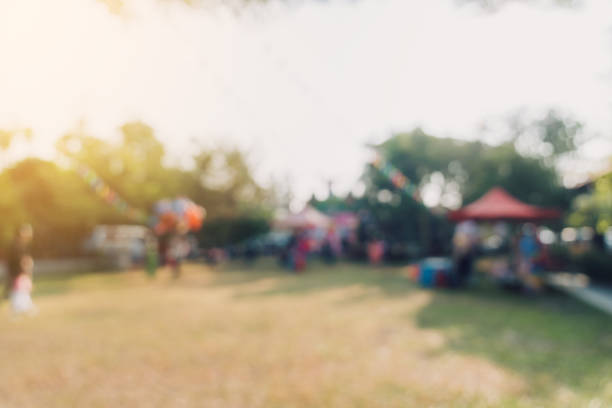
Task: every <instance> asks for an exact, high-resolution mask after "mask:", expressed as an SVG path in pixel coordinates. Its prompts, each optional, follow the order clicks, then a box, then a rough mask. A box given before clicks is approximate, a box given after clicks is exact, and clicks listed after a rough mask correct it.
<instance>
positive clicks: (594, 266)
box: [574, 249, 612, 284]
mask: <svg viewBox="0 0 612 408" xmlns="http://www.w3.org/2000/svg"><path fill="white" fill-rule="evenodd" d="M574 263H575V265H576V267H577V268H578V270H579V271H580V272H582V273H584V274H585V275H587V276H589V277H590V278H591V279H593V280H594V281H595V282H600V283H608V284H612V253H609V252H605V251H600V250H595V249H592V250H590V251H587V252H585V253H583V254H580V255H578V256H576V258H575V259H574Z"/></svg>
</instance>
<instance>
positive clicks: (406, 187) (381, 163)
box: [372, 152, 421, 202]
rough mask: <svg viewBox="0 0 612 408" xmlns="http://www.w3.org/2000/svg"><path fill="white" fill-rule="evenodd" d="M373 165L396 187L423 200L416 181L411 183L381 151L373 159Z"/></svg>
mask: <svg viewBox="0 0 612 408" xmlns="http://www.w3.org/2000/svg"><path fill="white" fill-rule="evenodd" d="M372 166H374V167H375V168H376V169H378V170H379V171H380V172H381V173H382V174H383V175H384V176H385V177H387V178H388V179H389V180H390V181H391V183H393V185H394V186H395V188H397V189H398V190H400V191H402V192H404V193H405V194H406V195H408V196H409V197H412V198H413V199H414V200H415V201H418V202H421V196H420V194H419V190H418V188H417V186H416V185H415V184H414V183H411V182H410V180H409V179H408V178H407V177H406V176H404V174H403V173H402V172H401V171H399V170H398V169H397V168H396V167H395V166H393V165H392V164H391V163H389V162H388V161H387V160H385V158H384V157H383V156H382V155H381V154H380V153H378V152H377V153H376V157H375V158H374V160H373V161H372Z"/></svg>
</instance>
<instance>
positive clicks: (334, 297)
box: [0, 260, 612, 408]
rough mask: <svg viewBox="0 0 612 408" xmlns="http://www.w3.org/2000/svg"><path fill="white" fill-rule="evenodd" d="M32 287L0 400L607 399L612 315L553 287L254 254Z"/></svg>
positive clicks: (300, 403) (258, 403) (406, 403)
mask: <svg viewBox="0 0 612 408" xmlns="http://www.w3.org/2000/svg"><path fill="white" fill-rule="evenodd" d="M35 286H36V287H35V294H34V295H35V302H36V303H37V304H38V306H39V308H40V314H39V315H38V316H36V317H33V318H26V319H19V320H11V319H10V318H9V316H8V310H7V309H8V308H7V305H6V303H5V304H4V305H3V310H2V311H3V313H2V314H1V315H0V330H1V331H2V335H1V336H0V361H1V362H2V364H0V406H2V407H34V406H36V407H69V406H79V407H117V406H124V407H170V406H172V407H182V406H185V407H239V408H244V407H383V406H384V407H413V406H414V407H426V406H444V407H446V406H457V407H478V406H507V407H515V406H517V407H522V406H541V407H559V406H589V403H591V404H593V406H602V407H603V406H612V324H611V323H612V318H609V317H607V316H605V315H603V314H601V313H599V312H597V311H595V310H592V309H590V308H588V307H586V306H583V305H582V304H579V303H577V302H576V301H574V300H572V299H569V298H567V297H565V296H563V295H560V294H545V295H542V296H538V297H531V298H526V297H524V296H519V295H513V294H509V293H504V292H501V291H499V290H497V289H496V288H494V287H490V286H487V285H486V284H484V283H481V284H479V285H477V286H476V287H475V288H473V289H470V290H468V291H465V292H448V291H426V290H421V289H419V288H417V287H415V286H414V285H413V284H412V283H411V282H409V281H408V280H407V279H406V278H405V277H403V276H402V274H401V271H400V270H399V269H396V268H370V267H367V266H355V265H337V266H332V267H325V266H322V265H315V266H311V267H310V269H309V270H308V271H307V273H305V274H304V275H301V276H296V275H292V274H287V273H283V272H282V271H280V270H279V269H278V268H277V267H276V266H275V265H274V263H272V262H268V261H266V260H264V261H261V262H259V263H258V264H257V266H255V267H247V266H244V265H240V264H230V265H227V266H224V267H221V268H218V269H211V268H208V267H204V266H197V265H190V266H188V267H187V268H186V270H185V274H184V276H183V277H182V278H181V279H180V280H179V281H172V280H171V279H170V278H169V274H168V272H167V271H161V272H160V274H159V275H158V276H157V278H156V279H155V280H153V281H149V280H148V279H147V278H146V277H145V276H144V273H142V272H129V273H123V274H91V275H80V276H74V275H73V276H54V277H39V278H38V279H37V280H36V282H35Z"/></svg>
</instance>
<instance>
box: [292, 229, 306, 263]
mask: <svg viewBox="0 0 612 408" xmlns="http://www.w3.org/2000/svg"><path fill="white" fill-rule="evenodd" d="M309 251H310V240H309V239H308V234H307V233H306V231H301V232H299V233H298V235H297V243H296V245H295V248H294V254H293V259H294V268H295V271H296V272H302V271H303V270H304V269H306V261H307V257H308V252H309Z"/></svg>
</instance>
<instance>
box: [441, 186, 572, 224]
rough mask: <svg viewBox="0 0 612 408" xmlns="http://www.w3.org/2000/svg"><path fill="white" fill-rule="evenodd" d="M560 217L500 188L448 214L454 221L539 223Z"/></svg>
mask: <svg viewBox="0 0 612 408" xmlns="http://www.w3.org/2000/svg"><path fill="white" fill-rule="evenodd" d="M560 216H561V212H560V211H558V210H554V209H549V208H541V207H537V206H535V205H529V204H526V203H523V202H522V201H519V200H518V199H516V198H514V197H512V196H511V195H510V194H508V192H507V191H506V190H504V189H503V188H500V187H494V188H492V189H491V190H489V191H488V192H487V193H486V194H485V195H484V196H482V197H481V198H479V199H478V200H476V201H474V202H473V203H471V204H469V205H466V206H465V207H463V208H460V209H459V210H456V211H451V212H449V214H448V217H449V219H451V220H452V221H465V220H475V221H504V220H505V221H537V220H545V219H555V218H559V217H560Z"/></svg>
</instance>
